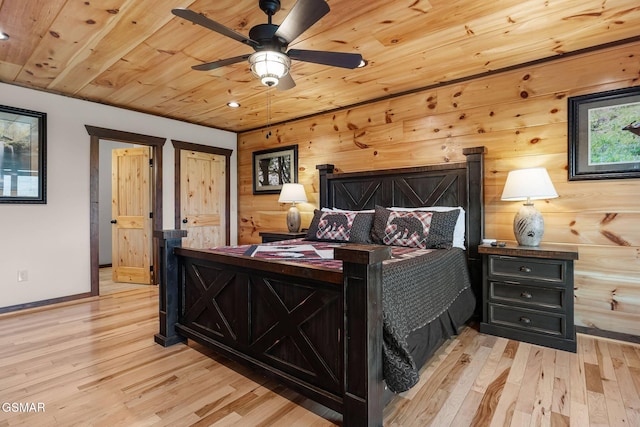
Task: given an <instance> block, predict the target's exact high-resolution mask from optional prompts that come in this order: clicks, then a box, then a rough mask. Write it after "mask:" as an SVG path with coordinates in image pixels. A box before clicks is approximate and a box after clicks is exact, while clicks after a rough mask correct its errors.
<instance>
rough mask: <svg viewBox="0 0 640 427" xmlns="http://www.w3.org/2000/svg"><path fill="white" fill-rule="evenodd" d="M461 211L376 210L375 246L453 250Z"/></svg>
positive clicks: (381, 208) (372, 234) (377, 207)
mask: <svg viewBox="0 0 640 427" xmlns="http://www.w3.org/2000/svg"><path fill="white" fill-rule="evenodd" d="M459 214H460V211H459V210H458V209H455V210H452V211H448V212H436V211H428V210H423V209H420V210H415V211H392V210H389V209H385V208H383V207H382V206H376V213H375V217H374V220H373V228H372V230H371V238H372V240H373V242H374V243H377V244H380V245H394V246H407V247H412V248H421V249H450V248H451V247H452V246H453V231H454V229H455V227H456V220H457V219H458V215H459Z"/></svg>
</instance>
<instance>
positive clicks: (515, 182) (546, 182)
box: [500, 168, 558, 246]
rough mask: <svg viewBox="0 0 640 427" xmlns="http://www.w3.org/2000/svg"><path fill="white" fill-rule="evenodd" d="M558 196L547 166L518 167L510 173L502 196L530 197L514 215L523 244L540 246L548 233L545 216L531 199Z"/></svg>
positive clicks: (505, 197)
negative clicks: (545, 231)
mask: <svg viewBox="0 0 640 427" xmlns="http://www.w3.org/2000/svg"><path fill="white" fill-rule="evenodd" d="M556 197H558V193H556V189H555V188H554V187H553V184H552V183H551V178H549V174H548V173H547V170H546V169H545V168H527V169H517V170H512V171H511V172H509V175H507V181H506V182H505V184H504V190H503V191H502V197H501V198H500V199H501V200H507V201H515V200H526V202H525V203H524V204H523V205H522V207H521V208H520V210H519V211H518V213H517V214H516V216H515V218H513V233H514V234H515V236H516V240H517V241H518V244H519V245H520V246H538V245H539V244H540V240H542V235H543V234H544V219H543V218H542V214H541V213H540V212H538V210H537V209H536V208H535V207H534V206H533V203H531V201H532V200H540V199H554V198H556Z"/></svg>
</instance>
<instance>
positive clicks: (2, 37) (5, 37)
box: [0, 31, 9, 40]
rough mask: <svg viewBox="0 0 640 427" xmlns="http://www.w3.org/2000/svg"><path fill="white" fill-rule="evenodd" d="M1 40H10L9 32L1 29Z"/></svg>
mask: <svg viewBox="0 0 640 427" xmlns="http://www.w3.org/2000/svg"><path fill="white" fill-rule="evenodd" d="M0 40H9V34H7V33H3V32H2V31H0Z"/></svg>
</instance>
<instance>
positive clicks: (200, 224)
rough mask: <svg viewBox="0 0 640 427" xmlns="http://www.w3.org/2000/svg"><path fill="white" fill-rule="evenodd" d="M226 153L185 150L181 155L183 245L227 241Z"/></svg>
mask: <svg viewBox="0 0 640 427" xmlns="http://www.w3.org/2000/svg"><path fill="white" fill-rule="evenodd" d="M225 171H226V156H222V155H218V154H211V153H203V152H199V151H191V150H183V151H182V154H181V156H180V210H181V228H182V229H183V230H187V237H185V238H184V239H182V246H184V247H189V248H199V249H202V248H210V247H213V246H221V245H225V244H226V243H227V242H226V227H227V224H226V215H225V207H226V197H227V194H226V176H225Z"/></svg>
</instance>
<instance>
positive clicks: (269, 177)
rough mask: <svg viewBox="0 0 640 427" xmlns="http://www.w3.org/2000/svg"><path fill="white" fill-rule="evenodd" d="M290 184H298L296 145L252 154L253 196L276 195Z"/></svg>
mask: <svg viewBox="0 0 640 427" xmlns="http://www.w3.org/2000/svg"><path fill="white" fill-rule="evenodd" d="M291 182H298V146H297V145H289V146H287V147H281V148H277V149H269V150H260V151H254V152H253V194H277V193H280V190H281V189H282V184H287V183H291Z"/></svg>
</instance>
